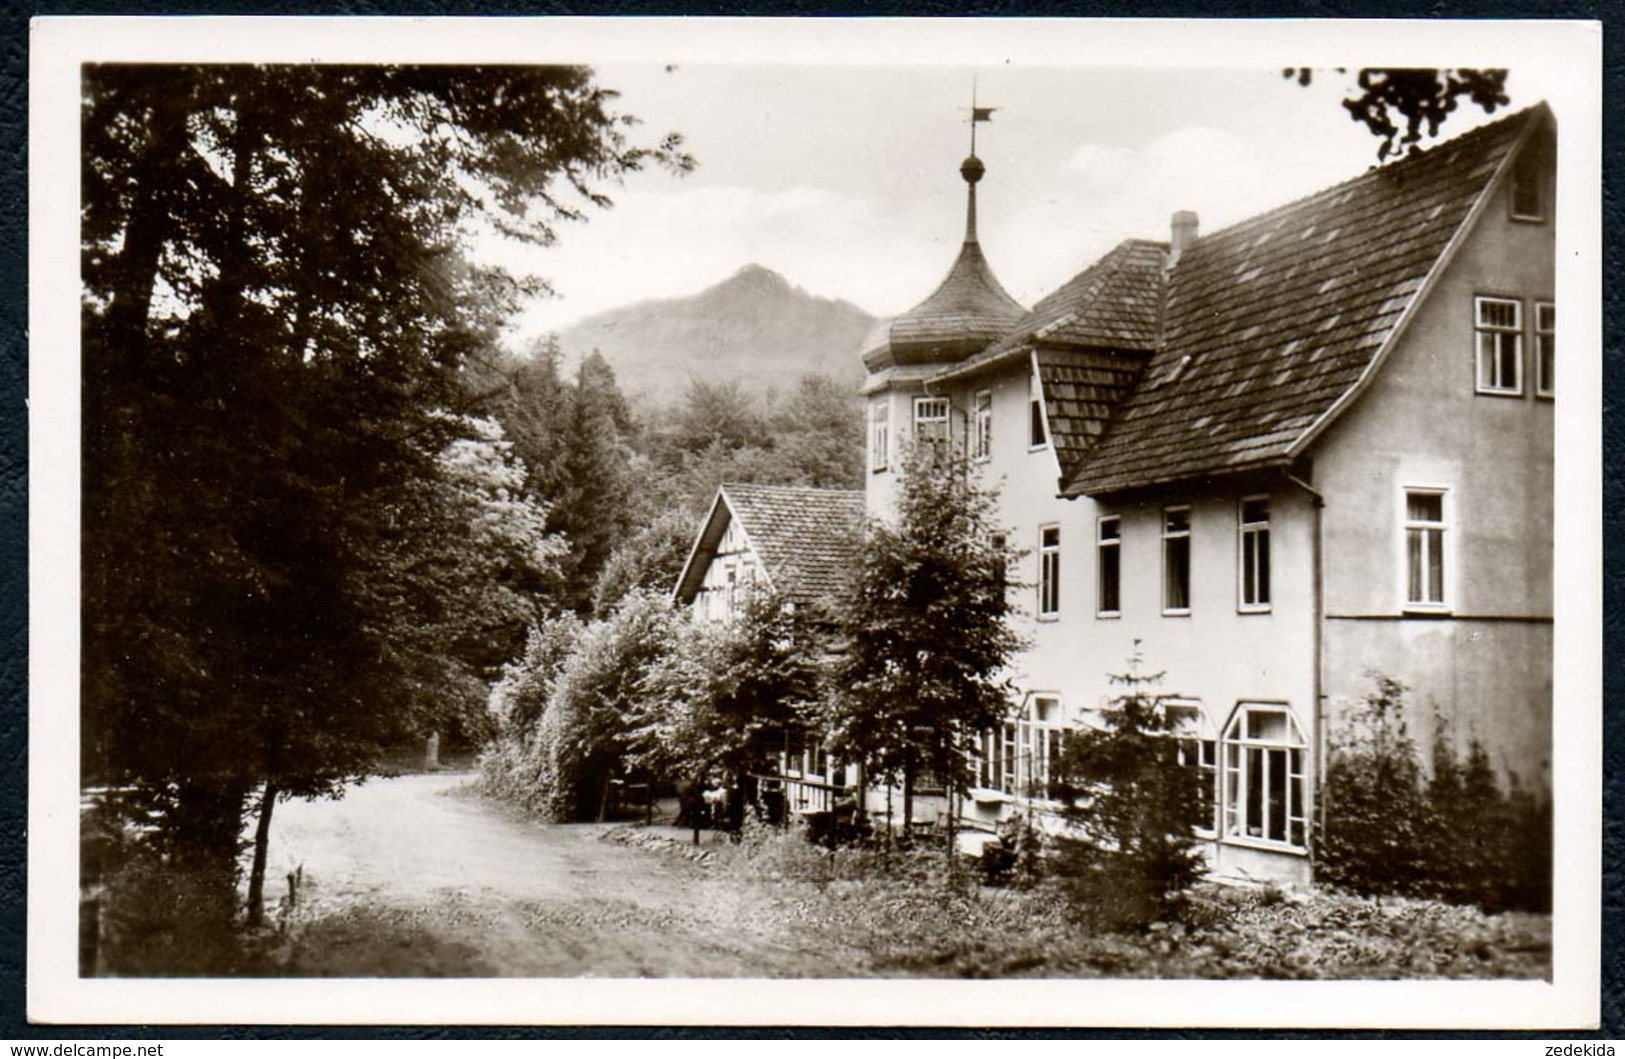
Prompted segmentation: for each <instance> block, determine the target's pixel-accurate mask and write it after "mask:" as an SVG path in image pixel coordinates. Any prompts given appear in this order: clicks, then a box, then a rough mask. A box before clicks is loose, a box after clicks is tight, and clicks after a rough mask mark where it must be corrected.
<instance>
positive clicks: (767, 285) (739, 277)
mask: <svg viewBox="0 0 1625 1059" xmlns="http://www.w3.org/2000/svg"><path fill="white" fill-rule="evenodd" d="M718 285H719V286H725V287H743V288H745V289H747V290H760V291H787V290H789V289H790V281H789V280H787V279H785V278H784V277H783V276H781V275H779V274H778V273H777V272H774V271H773V270H772V269H770V268H768V267H767V266H766V265H758V264H755V263H752V264H749V265H745V266H743V267H742V268H740V270H739V271H738V272H735V273H734V274H733V275H731V276H729V277H728V278H727V279H726V280H724V281H723V282H722V283H721V284H718Z"/></svg>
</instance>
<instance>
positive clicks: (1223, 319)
mask: <svg viewBox="0 0 1625 1059" xmlns="http://www.w3.org/2000/svg"><path fill="white" fill-rule="evenodd" d="M1548 113H1549V112H1548V111H1547V110H1546V109H1545V108H1544V107H1540V108H1536V109H1534V110H1530V111H1524V112H1522V113H1520V114H1516V115H1513V116H1512V117H1510V118H1506V119H1503V120H1501V121H1499V122H1495V123H1493V124H1490V125H1485V126H1483V127H1481V128H1479V129H1476V130H1474V131H1472V132H1470V133H1468V134H1466V135H1464V136H1461V137H1459V138H1457V139H1455V140H1451V141H1448V142H1446V143H1443V144H1440V145H1439V146H1437V147H1434V148H1432V149H1430V150H1428V151H1425V152H1423V153H1420V154H1417V155H1413V156H1411V157H1408V158H1406V159H1403V160H1401V161H1398V162H1395V163H1392V164H1390V165H1386V166H1383V167H1381V168H1378V169H1374V170H1372V171H1370V172H1368V173H1366V174H1364V175H1363V176H1360V177H1356V178H1355V179H1353V180H1350V181H1347V182H1345V183H1343V184H1339V185H1337V186H1336V187H1332V188H1329V189H1327V190H1325V191H1322V192H1320V193H1318V194H1315V195H1312V196H1310V197H1308V198H1305V199H1302V200H1300V201H1298V202H1294V203H1291V204H1289V205H1286V206H1283V207H1281V208H1279V209H1276V210H1273V211H1271V212H1269V213H1266V214H1263V215H1262V216H1259V217H1256V218H1253V219H1252V220H1248V221H1244V222H1242V223H1240V224H1237V225H1235V226H1233V227H1231V228H1228V229H1225V230H1223V231H1220V232H1216V233H1213V234H1211V235H1208V236H1205V237H1203V238H1201V239H1198V240H1197V241H1196V242H1195V244H1194V245H1193V246H1191V247H1189V248H1188V249H1186V250H1185V251H1184V253H1183V255H1182V256H1181V258H1180V260H1179V262H1178V264H1177V266H1176V267H1175V268H1174V269H1173V271H1172V274H1171V276H1170V277H1169V281H1168V290H1167V300H1166V305H1165V309H1164V312H1165V318H1164V331H1163V346H1162V348H1161V349H1160V350H1159V351H1158V352H1157V353H1156V355H1155V356H1154V357H1153V358H1152V360H1151V362H1150V363H1149V364H1148V365H1147V366H1146V368H1145V370H1144V372H1143V373H1142V374H1141V376H1140V379H1139V382H1138V385H1137V386H1136V387H1135V389H1134V391H1133V392H1132V393H1131V394H1130V395H1129V396H1128V397H1127V399H1126V400H1125V401H1124V403H1123V405H1122V407H1121V409H1120V410H1119V411H1118V413H1117V415H1116V417H1115V418H1114V419H1113V421H1112V423H1111V424H1110V426H1109V427H1107V429H1106V431H1105V434H1104V436H1103V437H1102V438H1101V439H1100V441H1099V442H1098V443H1097V444H1096V445H1095V446H1094V447H1093V449H1092V450H1090V451H1089V452H1088V453H1087V455H1086V456H1085V457H1084V459H1083V460H1082V462H1081V464H1080V465H1079V466H1078V467H1077V469H1076V471H1075V472H1074V473H1073V474H1072V475H1071V476H1070V478H1069V480H1068V481H1067V485H1066V491H1067V492H1068V493H1069V494H1073V495H1076V494H1079V493H1107V492H1112V491H1117V490H1122V489H1129V488H1134V487H1138V486H1149V485H1155V484H1160V483H1164V482H1173V481H1183V480H1189V479H1192V478H1197V477H1201V476H1204V475H1211V474H1223V473H1228V472H1232V471H1237V470H1241V469H1244V468H1248V467H1258V466H1267V465H1275V464H1284V463H1286V462H1288V461H1289V460H1290V458H1291V456H1292V455H1293V449H1294V446H1295V445H1296V444H1297V443H1298V442H1299V440H1300V439H1302V438H1304V437H1305V436H1306V434H1307V432H1308V431H1310V429H1311V428H1312V427H1314V426H1315V424H1316V423H1317V422H1318V421H1319V420H1320V419H1321V418H1322V417H1323V416H1324V415H1326V414H1327V413H1328V412H1329V411H1330V410H1331V409H1332V408H1333V406H1334V405H1335V404H1336V403H1337V402H1338V401H1339V400H1340V399H1341V398H1343V397H1344V395H1346V394H1348V393H1350V391H1351V390H1352V388H1353V387H1354V386H1355V384H1356V383H1357V382H1358V381H1359V380H1360V379H1361V377H1362V376H1363V374H1364V373H1365V372H1366V371H1367V369H1368V368H1369V367H1370V365H1371V364H1372V362H1373V360H1374V358H1375V357H1376V356H1377V355H1378V353H1379V351H1380V350H1382V349H1383V348H1384V346H1385V344H1386V343H1387V342H1388V340H1389V338H1390V336H1391V335H1392V334H1393V333H1394V330H1395V327H1396V325H1397V324H1398V323H1399V321H1400V319H1401V318H1402V316H1403V315H1404V313H1405V311H1406V310H1407V308H1408V307H1409V306H1410V305H1411V303H1412V302H1413V301H1414V300H1415V298H1416V296H1417V294H1418V292H1419V291H1421V290H1422V288H1423V286H1424V283H1425V281H1426V280H1427V278H1428V276H1429V274H1430V272H1432V270H1433V269H1434V268H1435V266H1436V265H1437V263H1438V262H1439V261H1440V259H1441V257H1442V256H1443V255H1444V253H1445V250H1446V248H1447V247H1449V246H1450V245H1451V243H1452V240H1453V239H1454V238H1455V236H1456V234H1457V232H1458V231H1460V230H1461V229H1462V227H1463V225H1464V224H1465V222H1466V221H1467V219H1468V217H1469V215H1470V214H1471V213H1472V211H1473V208H1474V206H1475V205H1476V204H1477V203H1478V202H1479V200H1480V199H1481V198H1482V197H1483V196H1484V195H1485V193H1486V191H1487V189H1488V188H1489V186H1490V183H1491V181H1492V179H1493V178H1494V176H1495V174H1496V173H1497V172H1498V171H1499V170H1500V168H1501V167H1502V164H1503V162H1504V161H1505V160H1506V158H1507V156H1508V155H1509V153H1510V152H1511V150H1512V148H1513V146H1514V145H1515V144H1516V143H1517V142H1518V141H1519V138H1520V136H1521V135H1522V133H1523V132H1524V130H1525V129H1526V128H1527V127H1528V126H1529V125H1530V123H1531V122H1532V121H1535V120H1540V119H1542V118H1544V117H1545V116H1546V115H1547V114H1548Z"/></svg>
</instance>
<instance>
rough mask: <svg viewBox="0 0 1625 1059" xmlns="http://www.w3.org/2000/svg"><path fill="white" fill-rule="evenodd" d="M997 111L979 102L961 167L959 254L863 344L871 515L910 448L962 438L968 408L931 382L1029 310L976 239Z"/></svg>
mask: <svg viewBox="0 0 1625 1059" xmlns="http://www.w3.org/2000/svg"><path fill="white" fill-rule="evenodd" d="M992 111H993V108H991V107H986V108H979V107H974V106H973V107H972V112H971V153H970V155H969V157H967V158H966V159H965V161H964V162H963V163H961V164H960V166H959V175H960V177H962V178H963V179H964V181H965V240H964V242H963V243H962V244H961V245H960V248H959V256H958V257H957V258H955V259H954V263H953V266H952V267H951V268H949V269H948V274H947V276H945V277H944V278H943V280H942V282H941V283H940V284H938V285H937V289H936V290H934V291H932V292H931V295H930V297H928V298H926V299H925V300H924V301H922V302H920V303H919V304H918V305H916V306H914V307H913V308H912V309H909V310H908V311H907V312H904V313H901V314H900V315H898V316H896V317H894V318H893V319H891V320H889V321H884V322H882V323H881V324H880V325H878V326H877V327H876V328H875V330H874V331H872V332H871V333H870V335H869V337H868V338H867V339H866V340H865V342H864V346H863V366H864V367H865V368H866V369H867V371H868V376H869V377H868V380H867V382H866V383H865V386H864V394H865V396H866V397H867V398H868V444H867V452H866V461H867V462H866V467H867V468H868V471H869V476H868V488H867V490H866V494H867V499H868V503H867V507H868V512H869V514H870V515H874V516H879V517H885V516H887V515H889V513H890V511H891V509H892V505H891V497H892V495H893V493H894V492H895V490H896V488H897V480H898V476H899V474H900V472H901V471H902V469H903V466H904V464H905V461H906V458H907V452H908V450H909V448H910V447H911V446H913V445H915V444H919V443H922V442H925V443H942V444H947V445H952V444H957V443H958V442H959V441H960V440H962V439H963V436H964V430H965V423H964V410H963V409H959V410H957V412H956V410H955V409H954V408H953V406H952V402H951V401H950V399H949V397H948V396H947V394H946V392H941V393H937V392H933V391H932V389H931V387H930V386H929V384H928V380H929V379H930V378H931V377H932V376H934V375H936V374H937V373H938V372H940V371H941V370H942V369H943V368H946V367H948V366H950V365H952V364H956V363H958V362H959V361H961V360H964V359H965V358H966V357H969V356H971V355H973V354H975V353H977V352H979V351H980V350H982V349H984V348H985V347H987V346H988V345H989V344H991V343H992V342H994V341H996V340H997V339H998V338H1000V337H1001V336H1002V335H1004V334H1005V332H1007V331H1008V330H1009V329H1010V327H1011V326H1012V325H1013V324H1014V323H1015V322H1016V321H1017V320H1019V319H1020V318H1021V317H1022V316H1023V315H1024V314H1025V313H1026V311H1027V310H1026V309H1024V308H1023V307H1022V306H1021V303H1019V302H1017V301H1016V300H1015V299H1014V298H1012V297H1011V296H1010V294H1009V292H1007V291H1006V290H1005V289H1004V287H1003V285H1002V284H1000V283H999V280H998V277H996V276H995V275H994V274H993V269H992V267H991V266H989V265H988V262H987V258H986V257H984V256H983V255H982V246H981V243H980V242H978V240H977V237H976V185H977V184H979V183H980V182H981V180H982V178H983V177H984V176H986V175H987V166H986V165H984V164H983V163H982V160H981V159H980V158H978V157H977V156H976V125H977V123H978V122H982V121H987V120H989V117H990V116H991V114H992Z"/></svg>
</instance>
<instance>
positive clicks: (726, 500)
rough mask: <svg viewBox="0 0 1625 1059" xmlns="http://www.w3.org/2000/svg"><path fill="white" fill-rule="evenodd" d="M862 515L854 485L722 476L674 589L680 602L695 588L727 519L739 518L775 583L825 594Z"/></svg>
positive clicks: (846, 558)
mask: <svg viewBox="0 0 1625 1059" xmlns="http://www.w3.org/2000/svg"><path fill="white" fill-rule="evenodd" d="M863 516H864V505H863V493H862V492H861V491H858V490H854V489H815V488H813V487H811V486H802V485H751V484H745V483H740V482H728V483H726V484H724V485H723V486H722V487H721V488H720V489H718V490H717V497H716V500H715V501H714V502H713V503H712V505H711V513H710V515H709V516H708V517H707V518H706V522H705V525H704V526H703V527H702V528H701V530H700V535H699V537H698V539H697V540H696V541H695V543H694V548H693V550H692V552H690V554H689V557H688V562H687V564H686V565H685V566H684V567H683V572H682V574H681V575H680V576H679V578H678V581H677V588H676V591H675V596H676V598H677V600H678V602H680V603H685V604H686V603H688V602H690V601H692V600H693V598H694V596H695V595H696V594H697V593H698V592H699V590H700V585H701V584H702V583H703V582H704V580H705V570H706V567H708V566H709V565H710V563H711V558H712V556H714V555H715V554H716V548H717V544H718V542H719V541H721V539H722V535H723V533H725V532H726V531H727V528H728V524H729V522H730V521H731V520H732V519H738V520H739V523H740V525H741V527H742V528H743V529H744V531H745V539H746V540H747V541H748V542H749V544H750V547H751V550H752V551H754V552H755V553H756V555H757V558H759V559H760V560H761V562H762V565H763V567H764V568H765V569H766V571H767V576H768V580H769V583H770V585H771V587H772V588H773V589H774V590H776V591H778V592H782V593H784V594H785V595H787V596H789V597H790V598H791V599H794V600H797V601H798V602H812V601H814V600H818V599H822V598H825V597H827V596H830V595H832V594H833V593H835V592H836V591H837V590H838V589H839V588H840V586H841V584H842V581H843V579H844V577H845V575H846V572H847V571H848V570H849V569H850V568H851V566H852V563H853V562H854V561H855V557H856V547H857V542H858V537H859V532H860V530H861V528H862V525H863Z"/></svg>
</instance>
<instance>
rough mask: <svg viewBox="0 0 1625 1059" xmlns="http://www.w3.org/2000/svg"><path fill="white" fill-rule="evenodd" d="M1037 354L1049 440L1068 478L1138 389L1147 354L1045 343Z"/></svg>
mask: <svg viewBox="0 0 1625 1059" xmlns="http://www.w3.org/2000/svg"><path fill="white" fill-rule="evenodd" d="M1034 356H1035V358H1036V359H1037V361H1038V379H1039V382H1040V383H1041V385H1042V386H1043V388H1044V414H1045V416H1046V417H1047V418H1048V421H1049V435H1050V443H1051V444H1053V445H1054V446H1055V458H1056V460H1058V461H1059V462H1060V465H1061V477H1062V479H1063V480H1064V479H1065V478H1066V477H1067V476H1069V475H1071V474H1072V473H1073V472H1074V471H1076V470H1077V469H1078V467H1079V466H1081V465H1082V463H1083V460H1084V457H1085V456H1086V455H1087V454H1088V452H1089V450H1090V449H1092V448H1094V446H1095V445H1096V444H1097V443H1098V442H1099V441H1100V438H1101V437H1102V436H1103V435H1104V434H1105V433H1106V428H1107V426H1108V425H1109V424H1110V423H1111V421H1112V418H1113V417H1114V416H1115V415H1116V414H1117V409H1118V408H1119V407H1120V406H1121V405H1122V403H1123V402H1124V401H1125V400H1126V399H1127V398H1128V395H1129V394H1131V393H1133V392H1134V384H1135V383H1137V382H1138V381H1139V379H1140V372H1141V371H1142V370H1143V369H1144V367H1145V361H1146V357H1145V354H1143V353H1118V352H1114V351H1112V350H1109V349H1078V350H1058V349H1044V348H1040V349H1039V350H1038V351H1037V352H1036V353H1035V354H1034Z"/></svg>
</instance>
